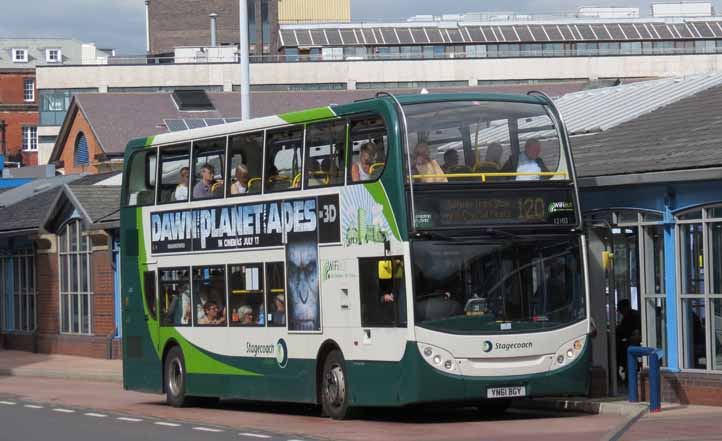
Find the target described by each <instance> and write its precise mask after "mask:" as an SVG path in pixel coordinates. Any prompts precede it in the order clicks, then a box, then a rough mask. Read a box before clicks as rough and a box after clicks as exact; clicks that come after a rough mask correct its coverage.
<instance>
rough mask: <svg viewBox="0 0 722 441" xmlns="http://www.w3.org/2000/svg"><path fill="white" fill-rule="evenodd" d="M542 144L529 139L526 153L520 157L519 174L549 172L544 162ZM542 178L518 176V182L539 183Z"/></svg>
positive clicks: (537, 176) (525, 146)
mask: <svg viewBox="0 0 722 441" xmlns="http://www.w3.org/2000/svg"><path fill="white" fill-rule="evenodd" d="M541 148H542V147H541V142H539V140H538V139H536V138H529V139H528V140H527V141H526V144H524V152H523V153H521V154H520V155H519V161H518V163H517V166H516V171H517V173H540V172H548V171H549V170H548V169H547V167H546V165H544V161H543V160H542V158H541ZM540 179H541V176H539V175H528V176H517V177H516V180H517V181H539V180H540Z"/></svg>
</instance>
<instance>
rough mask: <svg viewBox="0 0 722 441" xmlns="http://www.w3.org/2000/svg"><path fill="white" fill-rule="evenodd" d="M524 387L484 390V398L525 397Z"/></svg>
mask: <svg viewBox="0 0 722 441" xmlns="http://www.w3.org/2000/svg"><path fill="white" fill-rule="evenodd" d="M525 396H526V386H508V387H490V388H488V389H487V390H486V398H512V397H525Z"/></svg>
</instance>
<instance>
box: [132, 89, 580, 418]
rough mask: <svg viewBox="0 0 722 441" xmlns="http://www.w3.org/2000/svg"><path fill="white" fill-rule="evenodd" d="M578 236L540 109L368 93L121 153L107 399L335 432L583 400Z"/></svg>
mask: <svg viewBox="0 0 722 441" xmlns="http://www.w3.org/2000/svg"><path fill="white" fill-rule="evenodd" d="M581 228H582V224H581V216H580V211H579V196H578V192H577V184H576V178H575V174H574V166H573V161H572V156H571V152H570V149H569V140H568V137H567V135H566V133H565V129H564V125H563V122H562V120H561V118H560V115H559V113H558V111H557V110H556V108H555V107H554V104H553V103H552V101H551V100H550V99H548V98H547V97H546V96H544V95H541V94H531V95H527V96H524V95H522V96H516V95H502V94H474V93H465V94H420V95H409V96H399V97H395V96H393V95H390V94H386V93H380V94H379V95H377V96H376V98H374V99H368V100H363V101H358V102H354V103H350V104H344V105H332V106H329V107H324V108H316V109H311V110H307V111H301V112H293V113H287V114H282V115H277V116H270V117H263V118H257V119H251V120H248V121H240V122H234V123H229V124H223V125H217V126H211V127H205V128H200V129H194V130H187V131H181V132H171V133H164V134H161V135H158V136H155V137H149V138H144V139H138V140H134V141H132V142H130V143H129V145H128V148H127V150H126V153H125V172H124V182H123V195H122V207H121V234H122V242H121V243H122V250H121V253H122V262H121V265H122V292H123V297H122V302H123V310H122V311H123V362H124V363H123V374H124V384H125V388H126V389H132V390H140V391H151V392H156V393H165V394H166V395H167V401H168V403H169V404H171V405H175V406H182V405H185V404H186V403H188V402H189V401H190V400H191V399H194V398H197V397H213V398H236V399H249V400H267V401H279V402H280V401H282V402H299V403H316V404H320V405H321V406H322V409H323V411H324V413H325V414H327V415H329V416H331V417H333V418H338V419H342V418H345V417H347V416H348V415H349V411H350V410H352V409H353V408H356V407H362V406H402V405H406V404H410V403H423V402H463V403H472V404H475V405H479V407H481V408H484V407H488V406H487V405H488V404H490V403H492V404H493V407H495V408H497V409H498V408H502V407H503V406H504V405H505V404H507V403H508V401H509V399H510V398H514V397H536V396H545V395H556V396H558V395H571V394H584V393H585V392H586V390H587V385H588V371H589V360H590V342H589V338H588V335H589V332H590V321H589V311H588V308H589V307H588V305H589V302H588V298H587V296H588V291H589V290H588V286H587V283H588V282H587V276H586V274H587V262H586V243H585V237H584V235H583V233H582V229H581ZM490 400H497V401H496V402H491V401H490Z"/></svg>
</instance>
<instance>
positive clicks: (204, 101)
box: [173, 89, 216, 111]
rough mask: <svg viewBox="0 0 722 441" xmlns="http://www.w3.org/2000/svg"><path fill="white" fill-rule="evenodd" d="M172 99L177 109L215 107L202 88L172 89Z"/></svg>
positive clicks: (208, 108)
mask: <svg viewBox="0 0 722 441" xmlns="http://www.w3.org/2000/svg"><path fill="white" fill-rule="evenodd" d="M173 100H174V101H175V103H176V104H177V105H178V109H179V110H183V111H194V110H215V109H216V108H215V107H214V106H213V103H212V102H211V100H210V98H208V94H207V93H206V91H205V90H203V89H184V90H174V91H173Z"/></svg>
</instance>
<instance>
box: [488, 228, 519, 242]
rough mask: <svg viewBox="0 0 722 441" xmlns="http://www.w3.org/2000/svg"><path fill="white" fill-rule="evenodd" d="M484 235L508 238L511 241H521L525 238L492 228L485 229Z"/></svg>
mask: <svg viewBox="0 0 722 441" xmlns="http://www.w3.org/2000/svg"><path fill="white" fill-rule="evenodd" d="M484 233H486V234H488V235H489V236H496V237H507V238H509V239H521V238H523V236H520V235H518V234H514V233H510V232H509V231H506V230H500V229H498V228H492V227H488V228H485V229H484Z"/></svg>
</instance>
